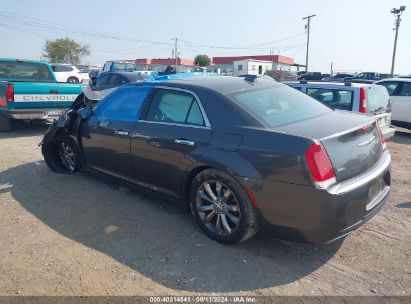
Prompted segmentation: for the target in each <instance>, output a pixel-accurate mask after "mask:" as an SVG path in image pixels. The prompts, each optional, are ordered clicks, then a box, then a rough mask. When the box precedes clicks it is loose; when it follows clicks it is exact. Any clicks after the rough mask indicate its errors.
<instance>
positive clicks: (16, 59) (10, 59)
mask: <svg viewBox="0 0 411 304" xmlns="http://www.w3.org/2000/svg"><path fill="white" fill-rule="evenodd" d="M0 61H9V62H17V61H19V62H31V63H42V64H49V63H48V62H46V61H43V60H31V59H18V58H0Z"/></svg>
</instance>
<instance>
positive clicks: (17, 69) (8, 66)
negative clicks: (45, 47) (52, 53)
mask: <svg viewBox="0 0 411 304" xmlns="http://www.w3.org/2000/svg"><path fill="white" fill-rule="evenodd" d="M0 78H5V79H17V80H22V81H24V80H27V81H30V80H37V81H52V80H54V79H53V75H52V74H51V72H50V69H49V68H48V66H47V65H45V64H41V63H34V62H19V61H9V62H8V61H3V62H0Z"/></svg>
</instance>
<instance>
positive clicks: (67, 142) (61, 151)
mask: <svg viewBox="0 0 411 304" xmlns="http://www.w3.org/2000/svg"><path fill="white" fill-rule="evenodd" d="M66 153H67V155H66ZM43 156H44V160H45V161H46V164H47V165H48V166H49V168H50V169H51V170H52V171H54V172H57V173H63V174H72V173H74V172H76V171H77V170H79V168H81V164H82V162H81V155H80V151H79V149H78V147H77V145H76V143H75V142H74V140H73V139H72V138H70V137H69V136H68V135H66V134H64V135H61V136H58V137H56V138H55V139H52V140H50V141H49V142H47V143H45V144H43ZM67 158H72V160H74V161H73V162H69V161H68V160H67Z"/></svg>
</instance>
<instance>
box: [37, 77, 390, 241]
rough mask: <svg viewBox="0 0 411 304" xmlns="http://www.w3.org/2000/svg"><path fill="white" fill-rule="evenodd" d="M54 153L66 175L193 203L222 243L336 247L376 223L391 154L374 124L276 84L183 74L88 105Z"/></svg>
mask: <svg viewBox="0 0 411 304" xmlns="http://www.w3.org/2000/svg"><path fill="white" fill-rule="evenodd" d="M42 151H43V154H44V158H45V160H46V162H47V164H48V165H49V167H50V168H51V169H52V170H53V171H55V172H60V173H73V172H75V171H85V170H89V171H91V170H93V171H94V170H96V171H99V172H102V173H104V174H108V175H111V176H113V177H116V178H120V179H122V180H124V181H127V182H129V183H132V184H135V185H138V186H142V187H145V188H148V189H150V190H153V191H156V192H159V193H162V194H165V195H167V196H169V197H171V198H174V199H176V200H179V201H183V202H185V203H187V204H188V205H189V206H190V209H191V212H192V214H193V216H194V218H195V220H196V221H197V223H198V225H199V226H200V228H201V229H202V230H203V231H204V232H205V233H206V234H207V235H208V236H210V237H211V238H213V239H214V240H217V241H219V242H224V243H235V242H240V241H244V240H247V239H249V238H251V237H252V236H253V235H254V234H255V233H256V232H257V230H258V229H259V227H271V228H273V229H272V231H275V232H276V233H277V235H279V236H280V237H286V238H288V239H294V240H304V241H309V242H314V243H327V242H331V241H333V240H336V239H338V238H341V237H344V236H345V235H347V234H348V233H349V232H351V231H352V230H354V229H355V228H357V227H358V226H360V225H361V224H363V223H364V222H366V221H367V220H368V219H370V218H371V217H372V216H374V215H375V214H376V213H377V212H378V211H379V210H380V209H381V207H382V206H383V204H384V202H385V201H386V199H387V196H388V193H389V191H390V183H391V178H390V162H391V157H390V154H389V152H388V150H387V148H386V145H385V143H384V139H383V137H382V135H381V130H380V129H379V126H378V124H376V121H375V119H374V118H373V117H371V116H368V115H364V114H356V113H351V112H346V111H338V110H332V109H330V108H328V107H327V106H325V105H323V104H321V103H320V102H318V101H316V100H315V99H313V98H311V97H309V96H307V95H305V94H303V93H301V92H298V91H296V90H295V89H292V88H289V87H288V86H286V85H282V84H279V83H277V82H275V81H273V80H268V79H264V78H255V77H251V76H247V77H245V78H235V77H215V76H198V75H197V76H187V75H181V76H178V75H177V76H175V77H174V79H171V80H170V79H165V78H161V77H160V78H158V79H155V80H153V81H146V82H141V83H134V84H129V85H125V86H122V87H120V88H119V89H117V90H115V91H114V92H113V93H111V94H110V95H108V96H106V97H105V98H103V99H102V100H101V101H100V102H98V103H97V105H95V106H94V107H93V108H91V107H88V106H86V105H85V104H84V102H83V100H81V98H78V99H77V100H76V102H75V103H74V104H73V106H72V108H71V109H70V110H69V111H68V112H67V113H66V114H65V115H64V116H62V117H60V119H59V120H58V121H56V122H55V123H54V124H53V126H51V127H50V129H49V130H48V131H47V133H46V135H45V136H44V139H43V141H42Z"/></svg>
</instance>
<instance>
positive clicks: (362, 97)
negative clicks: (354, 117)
mask: <svg viewBox="0 0 411 304" xmlns="http://www.w3.org/2000/svg"><path fill="white" fill-rule="evenodd" d="M360 112H361V113H367V92H366V90H365V87H361V88H360Z"/></svg>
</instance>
